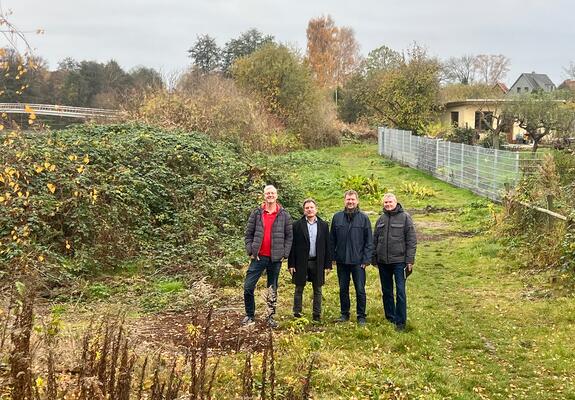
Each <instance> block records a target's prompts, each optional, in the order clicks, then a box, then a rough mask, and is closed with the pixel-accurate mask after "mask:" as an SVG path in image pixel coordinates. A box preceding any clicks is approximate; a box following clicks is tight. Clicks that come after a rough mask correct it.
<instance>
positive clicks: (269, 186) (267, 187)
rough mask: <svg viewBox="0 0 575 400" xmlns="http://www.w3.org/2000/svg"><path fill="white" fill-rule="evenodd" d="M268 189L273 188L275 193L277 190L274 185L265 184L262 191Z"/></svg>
mask: <svg viewBox="0 0 575 400" xmlns="http://www.w3.org/2000/svg"><path fill="white" fill-rule="evenodd" d="M270 189H273V190H274V192H276V193H277V191H278V190H277V189H276V187H275V186H274V185H266V186H265V187H264V193H265V192H267V191H268V190H270Z"/></svg>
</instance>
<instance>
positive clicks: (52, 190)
mask: <svg viewBox="0 0 575 400" xmlns="http://www.w3.org/2000/svg"><path fill="white" fill-rule="evenodd" d="M46 186H48V190H49V191H50V193H54V192H55V191H56V185H54V184H53V183H48V184H47V185H46Z"/></svg>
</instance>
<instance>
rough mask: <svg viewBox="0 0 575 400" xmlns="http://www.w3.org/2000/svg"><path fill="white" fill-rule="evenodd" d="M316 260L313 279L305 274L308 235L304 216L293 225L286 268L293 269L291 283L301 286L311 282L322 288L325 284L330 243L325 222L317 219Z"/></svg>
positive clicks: (329, 259)
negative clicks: (291, 241)
mask: <svg viewBox="0 0 575 400" xmlns="http://www.w3.org/2000/svg"><path fill="white" fill-rule="evenodd" d="M315 244H316V260H317V264H316V265H317V270H316V271H315V274H313V275H314V277H313V278H314V279H313V281H312V279H310V277H308V274H307V263H308V258H309V233H308V230H307V221H306V218H305V216H304V217H302V218H301V219H299V220H297V221H295V222H294V223H293V244H292V248H291V252H290V255H289V258H288V268H295V273H294V274H293V276H292V282H293V283H295V284H296V285H299V286H302V285H305V283H306V282H308V281H309V282H313V283H315V284H316V285H319V286H322V285H323V284H324V283H325V272H324V271H325V270H326V269H331V261H332V257H331V243H330V236H329V227H328V225H327V222H325V221H324V220H322V219H320V218H319V217H317V238H316V241H315Z"/></svg>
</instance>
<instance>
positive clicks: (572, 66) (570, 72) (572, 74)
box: [563, 61, 575, 79]
mask: <svg viewBox="0 0 575 400" xmlns="http://www.w3.org/2000/svg"><path fill="white" fill-rule="evenodd" d="M563 71H565V73H566V74H567V79H575V62H573V61H571V62H570V63H569V66H568V67H563Z"/></svg>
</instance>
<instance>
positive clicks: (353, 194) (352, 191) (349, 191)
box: [343, 190, 359, 200]
mask: <svg viewBox="0 0 575 400" xmlns="http://www.w3.org/2000/svg"><path fill="white" fill-rule="evenodd" d="M347 196H355V198H356V199H358V200H359V194H357V192H356V191H355V190H346V192H345V193H344V194H343V197H344V198H346V197H347Z"/></svg>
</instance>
